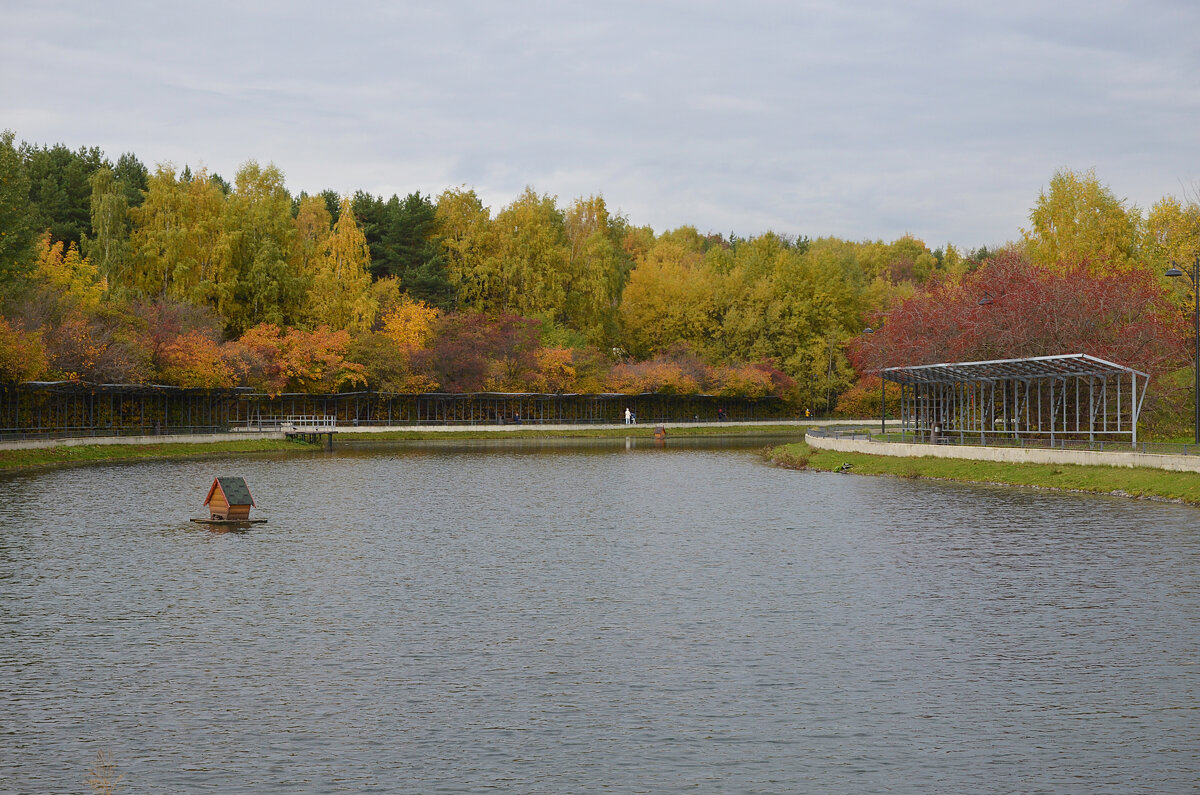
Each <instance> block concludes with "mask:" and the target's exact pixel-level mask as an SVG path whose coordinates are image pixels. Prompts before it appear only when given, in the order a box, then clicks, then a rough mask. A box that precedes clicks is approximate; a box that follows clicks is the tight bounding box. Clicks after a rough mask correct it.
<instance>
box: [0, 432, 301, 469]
mask: <svg viewBox="0 0 1200 795" xmlns="http://www.w3.org/2000/svg"><path fill="white" fill-rule="evenodd" d="M313 449H319V448H318V447H317V446H316V445H311V444H307V443H305V442H293V441H277V440H272V439H252V440H237V441H232V440H231V441H228V442H209V443H204V444H196V443H189V442H164V443H162V444H85V445H78V446H74V447H49V448H40V449H35V450H0V470H6V469H8V470H11V469H24V468H27V467H46V466H61V465H63V464H87V463H92V462H107V461H136V460H139V459H151V458H193V457H199V456H215V455H228V454H230V453H263V452H276V451H295V450H313Z"/></svg>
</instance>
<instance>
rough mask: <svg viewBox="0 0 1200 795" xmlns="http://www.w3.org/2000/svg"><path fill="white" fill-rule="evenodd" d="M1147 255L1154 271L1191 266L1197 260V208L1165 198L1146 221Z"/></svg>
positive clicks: (1199, 252) (1199, 242)
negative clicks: (1176, 266)
mask: <svg viewBox="0 0 1200 795" xmlns="http://www.w3.org/2000/svg"><path fill="white" fill-rule="evenodd" d="M1146 254H1147V256H1148V257H1149V258H1150V259H1152V260H1153V262H1154V266H1155V268H1156V269H1164V270H1165V269H1166V268H1167V267H1169V263H1171V262H1179V263H1191V262H1192V261H1193V260H1194V259H1195V258H1196V257H1197V256H1200V206H1198V205H1197V204H1196V203H1195V202H1188V203H1187V204H1186V205H1185V204H1184V203H1183V202H1181V201H1180V200H1179V199H1177V198H1175V197H1174V196H1166V197H1164V198H1162V199H1160V200H1159V201H1158V203H1156V204H1155V205H1154V208H1153V209H1151V210H1150V217H1149V218H1148V219H1147V221H1146Z"/></svg>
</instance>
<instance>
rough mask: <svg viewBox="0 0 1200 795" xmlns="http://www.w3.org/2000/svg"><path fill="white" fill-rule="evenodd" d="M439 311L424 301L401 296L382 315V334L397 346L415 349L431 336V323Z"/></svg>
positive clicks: (426, 341)
mask: <svg viewBox="0 0 1200 795" xmlns="http://www.w3.org/2000/svg"><path fill="white" fill-rule="evenodd" d="M439 314H440V313H439V312H438V310H437V309H436V308H435V307H432V306H430V305H429V304H427V303H425V302H424V301H418V300H413V299H412V298H409V297H408V296H402V297H401V299H400V301H399V302H398V303H397V304H396V305H395V306H394V307H393V308H392V309H391V310H390V311H389V312H388V313H387V314H386V315H384V316H383V334H384V335H385V336H386V337H387V338H388V339H390V340H391V341H392V342H393V343H394V344H395V345H396V346H397V347H398V348H401V349H405V350H408V351H415V350H417V349H420V348H424V347H425V346H426V345H428V344H429V341H430V339H432V337H433V323H434V321H435V320H437V318H438V315H439Z"/></svg>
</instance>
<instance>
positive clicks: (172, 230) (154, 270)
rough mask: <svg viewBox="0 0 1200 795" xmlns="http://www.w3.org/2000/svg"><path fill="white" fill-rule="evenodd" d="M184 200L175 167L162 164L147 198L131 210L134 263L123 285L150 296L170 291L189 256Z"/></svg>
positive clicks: (182, 187) (155, 173)
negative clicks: (178, 266)
mask: <svg viewBox="0 0 1200 795" xmlns="http://www.w3.org/2000/svg"><path fill="white" fill-rule="evenodd" d="M184 203H185V194H184V186H183V185H182V184H181V183H180V182H179V180H178V179H177V178H176V176H175V168H174V167H173V166H171V165H170V164H166V163H162V164H159V166H158V167H157V168H156V169H155V170H154V173H153V174H151V175H150V177H149V179H148V181H147V187H146V199H145V201H143V202H142V204H141V205H140V206H138V207H135V208H133V209H132V210H130V216H131V217H132V219H133V233H132V235H131V245H132V247H133V257H134V266H133V267H132V268H131V269H130V270H129V272H128V278H127V279H126V280H124V284H123V285H122V286H124V287H128V288H130V289H131V290H133V291H134V292H135V293H137V294H140V295H142V296H144V297H147V298H150V297H154V296H165V295H166V294H167V287H168V286H169V285H170V279H171V274H172V272H173V270H174V268H175V266H176V264H177V263H179V262H182V261H183V260H184V256H185V255H184V250H185V248H186V242H185V239H184V238H185V235H186V226H187V222H186V220H185V212H184Z"/></svg>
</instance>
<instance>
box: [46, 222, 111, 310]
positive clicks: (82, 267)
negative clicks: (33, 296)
mask: <svg viewBox="0 0 1200 795" xmlns="http://www.w3.org/2000/svg"><path fill="white" fill-rule="evenodd" d="M34 276H35V278H36V279H37V281H38V282H39V283H40V284H41V285H43V286H48V287H51V288H53V289H54V290H55V291H56V292H58V293H59V294H60V295H62V296H63V297H65V298H66V299H67V301H68V302H69V303H70V305H72V306H74V307H76V308H78V309H80V310H82V311H83V312H84V313H85V314H90V313H92V312H95V311H96V310H97V309H98V308H99V307H100V301H101V300H102V299H103V297H104V293H105V291H107V290H108V280H107V279H105V278H104V277H102V276H101V275H100V271H99V269H98V268H97V267H96V266H95V265H93V264H92V261H91V260H90V259H88V258H87V257H83V256H80V254H79V249H77V248H76V247H75V244H74V243H72V244H70V245H69V246H68V247H67V249H66V251H63V243H62V241H61V240H59V241H57V242H51V241H50V233H49V232H47V233H46V234H45V235H43V236H42V240H41V243H40V245H39V246H38V250H37V260H36V263H35V265H34Z"/></svg>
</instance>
